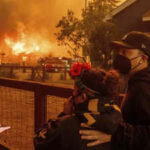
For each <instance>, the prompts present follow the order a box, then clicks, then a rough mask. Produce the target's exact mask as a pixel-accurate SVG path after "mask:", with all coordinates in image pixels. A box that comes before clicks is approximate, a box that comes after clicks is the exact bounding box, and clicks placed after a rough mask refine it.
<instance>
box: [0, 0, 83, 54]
mask: <svg viewBox="0 0 150 150" xmlns="http://www.w3.org/2000/svg"><path fill="white" fill-rule="evenodd" d="M84 6H85V0H0V42H1V41H3V39H4V38H5V36H6V35H7V36H9V37H12V38H14V39H15V38H18V35H19V34H20V32H25V33H26V34H34V36H35V35H37V37H39V36H41V38H40V39H41V40H40V41H41V42H42V38H43V39H47V40H50V42H51V45H52V46H53V49H56V40H55V36H54V33H55V32H56V28H55V26H56V24H57V23H58V21H59V19H61V17H62V16H63V15H65V14H66V12H67V10H68V9H72V10H73V11H74V12H75V15H76V16H80V15H81V9H83V8H84ZM57 49H59V48H58V47H57ZM55 51H57V53H59V52H58V50H55Z"/></svg>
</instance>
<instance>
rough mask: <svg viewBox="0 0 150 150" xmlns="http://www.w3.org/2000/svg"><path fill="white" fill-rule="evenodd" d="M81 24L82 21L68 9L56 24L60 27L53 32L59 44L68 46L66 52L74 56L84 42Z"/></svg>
mask: <svg viewBox="0 0 150 150" xmlns="http://www.w3.org/2000/svg"><path fill="white" fill-rule="evenodd" d="M81 26H82V22H81V21H80V20H79V19H78V18H76V17H75V16H74V12H73V11H72V10H68V12H67V16H63V17H62V19H61V20H60V21H59V22H58V24H57V26H56V27H57V28H59V29H60V30H59V32H57V33H55V35H56V37H57V40H58V42H59V45H65V46H68V47H69V49H70V50H68V52H69V53H70V54H71V55H73V56H74V57H77V56H78V55H79V49H80V48H81V47H83V45H84V44H85V43H84V33H83V32H84V30H83V29H82V28H81Z"/></svg>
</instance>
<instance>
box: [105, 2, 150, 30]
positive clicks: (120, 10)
mask: <svg viewBox="0 0 150 150" xmlns="http://www.w3.org/2000/svg"><path fill="white" fill-rule="evenodd" d="M108 20H112V21H113V22H114V23H115V24H116V25H117V27H118V28H119V29H120V31H121V32H122V33H127V32H129V31H133V30H136V31H143V32H150V0H127V1H125V2H124V3H123V4H121V5H120V6H119V7H117V8H116V9H114V10H113V11H112V12H111V13H110V14H108V15H107V16H106V17H105V21H108Z"/></svg>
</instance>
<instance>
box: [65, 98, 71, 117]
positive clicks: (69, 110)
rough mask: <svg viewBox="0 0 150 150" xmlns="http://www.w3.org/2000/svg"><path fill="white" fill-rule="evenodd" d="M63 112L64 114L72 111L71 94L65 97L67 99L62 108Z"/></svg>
mask: <svg viewBox="0 0 150 150" xmlns="http://www.w3.org/2000/svg"><path fill="white" fill-rule="evenodd" d="M63 112H64V113H65V114H66V115H71V114H72V112H73V100H72V96H71V97H69V98H68V99H67V101H66V102H65V103H64V110H63Z"/></svg>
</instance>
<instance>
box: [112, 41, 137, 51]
mask: <svg viewBox="0 0 150 150" xmlns="http://www.w3.org/2000/svg"><path fill="white" fill-rule="evenodd" d="M110 47H111V48H113V49H115V50H118V49H120V48H127V49H133V48H134V47H133V46H131V45H129V44H127V43H125V42H123V41H112V42H111V43H110Z"/></svg>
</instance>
